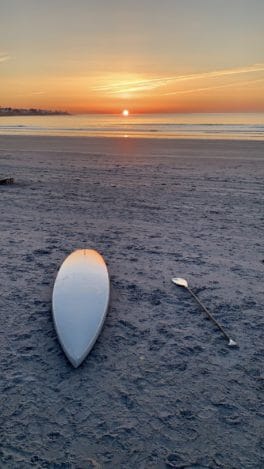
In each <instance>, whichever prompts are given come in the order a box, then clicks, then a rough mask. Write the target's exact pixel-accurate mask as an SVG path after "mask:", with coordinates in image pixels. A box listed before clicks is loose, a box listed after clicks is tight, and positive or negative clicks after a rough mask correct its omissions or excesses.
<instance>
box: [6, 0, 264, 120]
mask: <svg viewBox="0 0 264 469" xmlns="http://www.w3.org/2000/svg"><path fill="white" fill-rule="evenodd" d="M2 3H3V6H1V19H2V25H3V27H2V26H1V29H0V39H1V41H0V44H1V49H0V105H1V106H12V107H40V108H47V109H64V110H68V111H70V112H81V113H86V112H105V113H108V112H109V113H119V112H120V111H121V110H122V109H123V108H128V109H129V110H130V111H131V112H132V113H133V112H134V113H139V112H140V113H143V112H243V111H245V112H250V111H251V112H256V111H264V46H263V44H264V33H263V27H262V26H263V25H262V18H263V17H264V2H259V1H258V0H252V1H251V2H244V1H242V2H241V1H238V0H222V2H212V1H209V0H199V1H194V0H185V2H181V1H179V0H165V1H163V2H160V1H158V0H142V1H141V2H137V1H136V0H134V1H133V2H132V0H131V1H130V0H127V1H126V2H124V1H121V0H109V1H108V2H104V1H103V0H97V2H86V1H84V0H76V1H75V2H70V1H68V0H55V1H50V0H46V1H45V2H35V1H34V0H22V1H21V0H20V1H19V0H12V1H8V0H3V1H2ZM238 5H239V9H238Z"/></svg>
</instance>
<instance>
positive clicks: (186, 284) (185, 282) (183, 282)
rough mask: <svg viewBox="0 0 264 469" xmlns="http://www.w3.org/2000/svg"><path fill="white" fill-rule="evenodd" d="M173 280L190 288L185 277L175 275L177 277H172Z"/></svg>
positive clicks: (181, 285) (180, 285)
mask: <svg viewBox="0 0 264 469" xmlns="http://www.w3.org/2000/svg"><path fill="white" fill-rule="evenodd" d="M171 281H172V282H173V283H175V285H178V286H179V287H185V288H188V283H187V280H185V279H184V278H179V277H175V278H172V279H171Z"/></svg>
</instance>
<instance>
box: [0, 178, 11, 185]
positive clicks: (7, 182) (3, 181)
mask: <svg viewBox="0 0 264 469" xmlns="http://www.w3.org/2000/svg"><path fill="white" fill-rule="evenodd" d="M0 184H14V178H1V179H0Z"/></svg>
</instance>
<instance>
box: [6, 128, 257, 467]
mask: <svg viewBox="0 0 264 469" xmlns="http://www.w3.org/2000/svg"><path fill="white" fill-rule="evenodd" d="M263 148H264V146H263V143H261V142H258V143H257V142H238V141H237V142H230V141H229V142H224V141H215V142H214V141H208V142H207V141H184V140H182V141H181V140H175V141H170V140H166V141H161V140H160V141H159V140H154V141H152V140H143V139H142V140H136V139H135V140H133V139H92V138H90V139H89V138H82V139H81V138H58V137H54V138H52V137H25V136H24V137H22V136H21V137H3V136H1V137H0V164H1V166H0V168H1V169H0V175H1V176H3V177H5V176H6V177H14V178H15V180H16V183H15V184H14V185H13V186H1V188H0V201H1V203H0V209H1V214H0V216H1V218H0V226H1V251H0V260H1V264H0V265H1V295H0V315H1V328H0V333H1V338H0V352H1V383H0V386H1V415H0V427H1V434H0V459H1V461H2V462H1V467H4V468H12V469H13V468H19V469H20V468H25V469H28V468H29V467H36V468H79V469H80V468H81V469H89V468H108V467H109V468H125V469H129V468H133V469H134V468H166V467H176V468H183V467H184V468H196V469H202V468H228V469H229V468H236V469H238V468H239V469H240V468H243V469H245V468H254V469H257V468H261V467H263V465H264V442H263V434H264V428H263V417H264V407H263V393H262V390H263V382H264V374H263V353H264V346H263V309H262V308H261V301H262V300H263V297H262V295H261V290H262V289H263V275H262V274H263V267H264V263H263V260H264V253H263V250H262V236H263V231H262V229H263V186H262V184H263V169H264V164H263V158H262V155H263ZM261 191H262V194H261ZM261 195H262V198H261ZM76 248H94V249H97V250H98V251H99V252H101V253H102V254H103V256H104V258H105V260H106V262H107V264H108V267H109V271H110V275H111V307H110V310H109V313H108V316H107V319H106V323H105V326H104V329H103V331H102V334H101V335H100V337H99V339H98V341H97V343H96V345H95V347H94V349H93V350H92V352H91V354H90V355H89V356H88V357H87V359H86V360H85V362H84V363H83V365H82V366H81V367H80V368H78V369H76V370H75V369H73V368H72V367H71V365H70V364H69V363H68V362H67V360H66V358H65V356H64V354H63V352H62V350H61V348H60V346H59V343H58V341H57V338H56V334H55V331H54V327H53V323H52V316H51V294H52V287H53V282H54V279H55V276H56V273H57V270H58V268H59V266H60V264H61V263H62V261H63V260H64V258H65V256H67V255H68V254H69V253H70V252H71V251H73V250H74V249H76ZM172 276H183V277H185V278H187V279H188V280H189V283H190V285H191V286H192V287H193V289H194V291H195V293H197V294H198V295H199V297H200V298H201V299H202V300H203V301H204V302H205V304H206V305H207V306H208V308H209V309H211V311H213V312H214V314H215V317H216V318H217V319H218V320H219V321H220V322H221V323H222V324H223V325H224V327H225V328H226V330H227V331H228V332H229V333H230V335H231V336H232V337H233V338H235V339H237V340H238V342H239V344H240V348H239V349H230V348H228V346H227V344H226V341H225V339H224V338H223V337H222V336H221V334H220V332H219V331H218V330H217V329H215V327H214V325H213V324H212V323H211V322H209V321H207V320H206V319H205V317H204V315H203V313H202V312H201V311H200V310H199V307H198V306H197V305H196V304H195V303H194V302H193V300H192V298H191V297H190V296H189V295H188V293H187V292H186V291H185V290H181V289H180V288H177V287H176V286H174V285H173V284H172V283H171V277H172Z"/></svg>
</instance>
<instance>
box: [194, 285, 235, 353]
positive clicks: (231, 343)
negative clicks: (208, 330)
mask: <svg viewBox="0 0 264 469" xmlns="http://www.w3.org/2000/svg"><path fill="white" fill-rule="evenodd" d="M187 290H188V291H189V292H190V294H191V295H192V296H193V298H194V299H195V300H196V301H197V303H198V304H199V305H200V306H201V308H202V309H203V310H204V311H205V313H206V314H207V316H208V317H209V318H210V319H211V321H213V323H214V324H215V325H216V326H217V327H218V328H219V329H220V330H221V331H222V333H223V334H224V336H225V337H226V339H227V340H228V341H229V343H230V345H234V344H233V343H234V340H232V339H231V338H230V337H229V335H228V334H227V333H226V331H225V330H224V328H223V327H222V326H221V324H219V322H217V320H216V319H215V318H214V317H213V316H212V314H211V313H210V311H208V309H207V308H206V306H204V304H203V303H202V302H201V301H200V300H199V298H198V296H196V295H195V293H194V292H193V291H192V290H191V289H190V288H189V287H187Z"/></svg>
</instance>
